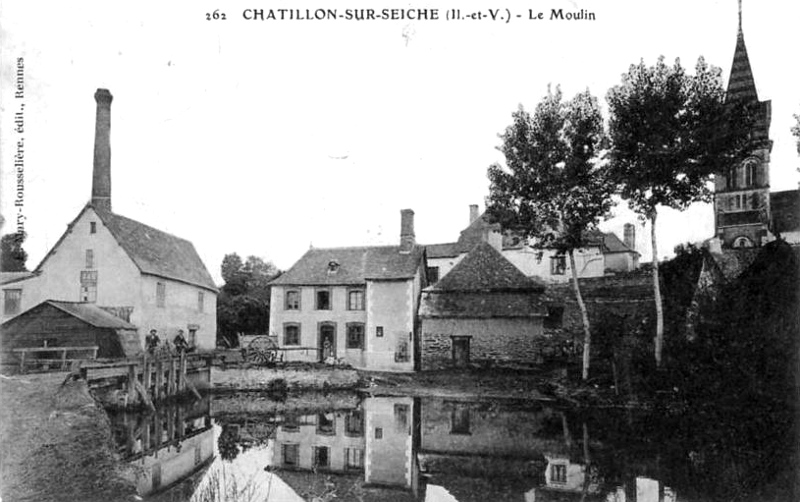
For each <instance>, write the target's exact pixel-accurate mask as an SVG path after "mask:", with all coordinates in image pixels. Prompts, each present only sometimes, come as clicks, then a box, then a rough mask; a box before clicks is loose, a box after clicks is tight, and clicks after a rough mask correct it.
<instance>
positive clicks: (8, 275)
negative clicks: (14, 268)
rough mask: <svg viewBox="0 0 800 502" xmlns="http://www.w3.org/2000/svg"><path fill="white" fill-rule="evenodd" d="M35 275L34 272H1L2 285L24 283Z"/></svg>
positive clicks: (0, 282) (0, 280)
mask: <svg viewBox="0 0 800 502" xmlns="http://www.w3.org/2000/svg"><path fill="white" fill-rule="evenodd" d="M34 275H36V274H34V273H33V272H0V284H9V283H12V282H19V281H23V280H25V279H28V278H30V277H33V276H34Z"/></svg>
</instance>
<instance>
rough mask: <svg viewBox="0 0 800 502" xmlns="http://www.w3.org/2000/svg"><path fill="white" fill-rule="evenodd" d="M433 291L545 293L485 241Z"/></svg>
mask: <svg viewBox="0 0 800 502" xmlns="http://www.w3.org/2000/svg"><path fill="white" fill-rule="evenodd" d="M428 289H429V290H433V291H461V292H463V291H544V286H543V285H542V284H540V283H539V282H537V281H535V280H533V279H531V278H529V277H527V276H526V275H525V274H523V273H522V272H521V271H520V270H519V269H518V268H517V267H515V266H514V265H513V264H512V263H511V262H510V261H508V260H507V259H506V258H505V257H504V256H503V255H502V254H500V252H499V251H497V250H496V249H495V248H493V247H492V246H491V245H489V244H488V243H486V242H480V243H479V244H478V245H476V246H475V247H474V248H473V249H472V250H471V251H470V252H469V253H468V254H467V256H465V257H464V259H463V260H461V261H460V262H458V264H456V266H455V267H453V269H452V270H451V271H450V272H448V273H447V275H445V276H444V277H443V278H442V280H441V281H439V282H437V283H436V284H435V285H434V286H431V287H430V288H428Z"/></svg>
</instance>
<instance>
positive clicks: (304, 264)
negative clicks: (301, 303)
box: [270, 246, 425, 286]
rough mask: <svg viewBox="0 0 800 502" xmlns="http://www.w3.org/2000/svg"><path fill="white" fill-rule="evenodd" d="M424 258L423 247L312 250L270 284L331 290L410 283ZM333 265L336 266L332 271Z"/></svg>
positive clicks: (362, 247)
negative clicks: (379, 283) (387, 282)
mask: <svg viewBox="0 0 800 502" xmlns="http://www.w3.org/2000/svg"><path fill="white" fill-rule="evenodd" d="M424 256H425V248H424V247H422V246H414V248H413V249H412V250H411V251H410V252H406V253H404V252H401V251H400V246H361V247H345V248H312V249H309V250H308V251H307V252H306V254H304V255H303V256H302V257H301V258H300V259H299V260H297V263H295V264H294V265H293V266H292V268H290V269H289V270H287V271H286V272H284V273H283V274H282V275H281V276H280V277H278V278H277V279H275V280H274V281H272V282H271V283H270V284H273V285H296V286H300V285H319V286H324V285H330V286H332V285H348V284H364V283H365V282H366V281H367V280H394V279H410V278H412V277H414V275H415V274H416V273H417V270H418V269H419V267H420V266H421V264H422V263H423V261H424ZM333 263H335V264H336V265H335V266H333V267H331V265H332V264H333Z"/></svg>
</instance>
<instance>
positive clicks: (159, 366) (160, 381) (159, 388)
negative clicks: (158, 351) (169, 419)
mask: <svg viewBox="0 0 800 502" xmlns="http://www.w3.org/2000/svg"><path fill="white" fill-rule="evenodd" d="M163 391H164V360H163V359H161V358H160V357H159V358H158V359H156V395H155V400H156V401H160V400H161V397H162V396H161V394H162V393H163Z"/></svg>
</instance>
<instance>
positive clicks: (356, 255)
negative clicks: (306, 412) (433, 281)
mask: <svg viewBox="0 0 800 502" xmlns="http://www.w3.org/2000/svg"><path fill="white" fill-rule="evenodd" d="M270 284H271V286H272V293H271V301H270V320H269V322H270V334H272V335H274V336H276V337H277V339H278V345H279V346H280V347H281V348H282V349H286V350H284V351H283V353H284V357H285V359H287V360H290V361H291V360H294V361H331V360H341V361H343V362H346V363H348V364H351V365H352V366H354V367H356V368H365V369H373V370H386V371H413V370H414V369H415V367H414V361H415V357H414V354H415V350H416V347H417V336H418V334H417V331H418V330H417V310H418V307H419V296H420V291H421V290H422V288H423V287H425V286H427V279H426V274H425V248H423V247H422V246H418V245H417V244H416V242H415V237H414V212H413V211H412V210H410V209H405V210H403V211H401V231H400V245H399V246H363V247H345V248H312V249H309V250H308V251H307V252H306V254H305V255H303V256H302V257H301V258H300V259H299V260H298V261H297V263H295V264H294V265H293V266H292V267H291V268H290V269H289V270H288V271H286V272H285V273H284V274H282V275H281V276H280V277H278V278H277V279H275V280H274V281H272V282H271V283H270Z"/></svg>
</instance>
